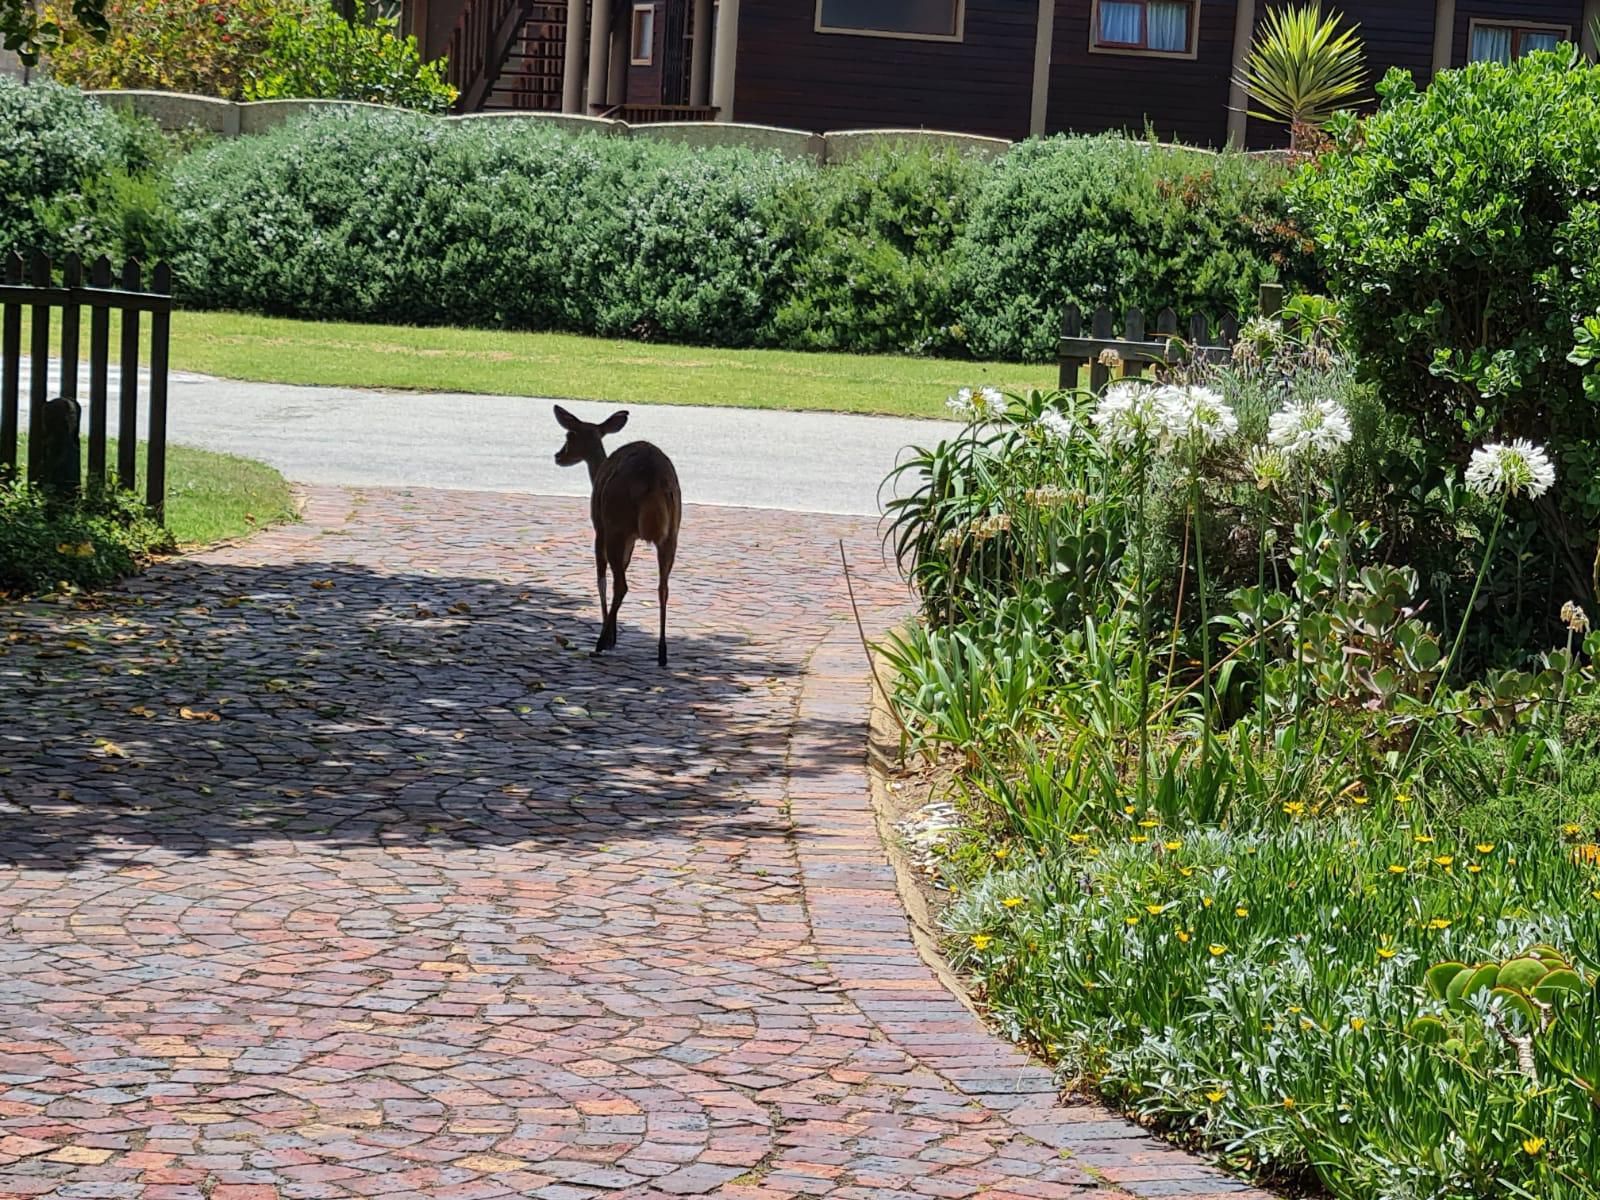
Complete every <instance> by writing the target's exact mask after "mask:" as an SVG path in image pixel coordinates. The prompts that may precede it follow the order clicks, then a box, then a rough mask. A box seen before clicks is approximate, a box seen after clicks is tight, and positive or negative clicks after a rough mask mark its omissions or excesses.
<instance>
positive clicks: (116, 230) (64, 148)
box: [0, 75, 160, 255]
mask: <svg viewBox="0 0 1600 1200" xmlns="http://www.w3.org/2000/svg"><path fill="white" fill-rule="evenodd" d="M159 154H160V135H159V134H158V133H156V131H155V127H154V126H153V125H151V124H150V123H149V122H144V121H139V120H137V119H134V118H130V117H125V116H123V115H121V114H119V113H116V112H113V111H112V110H110V109H106V108H102V107H101V106H100V105H98V104H96V103H95V102H94V101H92V100H90V99H89V98H88V97H86V96H84V95H83V94H82V93H81V92H78V91H74V90H73V89H71V88H65V87H60V86H58V85H56V84H53V83H50V82H47V81H43V82H38V83H34V84H33V85H31V86H28V87H24V86H23V85H22V84H20V83H19V82H17V81H16V80H14V79H12V78H10V77H9V76H4V75H0V253H7V252H9V251H11V250H18V251H21V252H22V253H24V254H26V253H27V252H29V251H31V250H35V249H38V250H43V251H45V252H46V253H48V254H52V255H55V254H62V253H65V252H66V251H69V250H76V251H78V252H80V253H83V254H85V255H90V254H98V253H113V254H114V253H117V252H119V251H120V250H122V249H123V245H122V239H121V237H120V216H119V209H118V207H117V200H118V197H119V194H120V193H119V189H122V188H124V187H126V186H127V184H128V181H129V180H130V179H131V178H133V177H135V176H138V175H140V174H141V173H142V172H145V171H147V170H148V169H149V168H150V167H151V165H152V163H153V161H154V159H155V158H156V157H158V156H159Z"/></svg>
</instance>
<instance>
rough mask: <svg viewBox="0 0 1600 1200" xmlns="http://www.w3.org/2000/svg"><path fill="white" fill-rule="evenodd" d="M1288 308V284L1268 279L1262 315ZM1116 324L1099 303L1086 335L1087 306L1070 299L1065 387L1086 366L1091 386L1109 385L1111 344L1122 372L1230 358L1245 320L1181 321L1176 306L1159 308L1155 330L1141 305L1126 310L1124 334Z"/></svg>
mask: <svg viewBox="0 0 1600 1200" xmlns="http://www.w3.org/2000/svg"><path fill="white" fill-rule="evenodd" d="M1282 310H1283V288H1282V287H1280V286H1279V285H1278V284H1275V283H1268V284H1263V285H1262V286H1261V296H1260V311H1261V313H1262V315H1263V316H1269V317H1274V316H1277V315H1278V313H1279V312H1281V311H1282ZM1112 324H1113V320H1112V316H1111V310H1110V309H1108V308H1105V307H1103V306H1102V307H1100V308H1097V309H1095V310H1094V313H1093V314H1092V315H1091V317H1090V318H1089V333H1088V335H1087V336H1085V335H1084V332H1083V312H1082V310H1081V309H1079V308H1078V306H1077V305H1076V304H1069V305H1067V308H1066V311H1065V312H1063V313H1062V316H1061V340H1060V341H1059V343H1057V350H1056V354H1057V357H1058V359H1059V360H1060V364H1061V386H1062V387H1063V388H1074V387H1078V386H1079V381H1080V380H1081V378H1082V373H1083V371H1084V369H1085V368H1087V369H1088V371H1089V386H1090V387H1091V388H1093V389H1094V390H1095V391H1099V390H1100V389H1101V388H1103V387H1105V386H1106V384H1107V383H1109V382H1110V381H1111V375H1112V370H1113V368H1112V365H1111V364H1108V363H1106V362H1102V361H1101V359H1102V356H1105V352H1106V351H1107V350H1110V351H1114V352H1115V354H1116V356H1117V360H1118V362H1117V366H1118V367H1119V368H1120V373H1121V374H1122V375H1124V376H1130V375H1143V374H1144V373H1145V371H1146V369H1148V368H1153V369H1155V370H1157V371H1159V369H1160V368H1161V367H1165V366H1171V365H1172V364H1173V363H1174V361H1185V362H1226V361H1227V360H1228V359H1229V358H1231V357H1232V355H1233V344H1234V342H1236V341H1237V340H1238V338H1239V322H1238V319H1237V318H1235V317H1233V316H1224V317H1222V318H1221V319H1220V320H1219V321H1218V322H1217V323H1216V325H1215V326H1214V327H1213V325H1212V324H1211V321H1210V320H1209V318H1207V317H1206V316H1204V315H1200V314H1197V315H1195V316H1192V317H1190V318H1189V319H1188V320H1187V321H1185V322H1181V323H1180V322H1179V320H1178V314H1177V313H1175V312H1173V311H1172V309H1170V308H1163V309H1162V310H1161V311H1160V312H1159V313H1157V314H1156V322H1155V329H1154V330H1149V329H1148V328H1147V324H1146V321H1145V314H1144V312H1143V310H1141V309H1137V308H1130V309H1129V310H1128V311H1127V312H1126V313H1125V314H1124V316H1123V321H1122V333H1121V335H1120V336H1118V335H1117V334H1116V333H1114V332H1113V329H1112ZM1152 334H1153V336H1152Z"/></svg>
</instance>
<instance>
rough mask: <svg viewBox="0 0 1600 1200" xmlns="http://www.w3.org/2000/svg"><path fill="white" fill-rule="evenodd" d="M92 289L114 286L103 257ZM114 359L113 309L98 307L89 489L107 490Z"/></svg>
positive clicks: (93, 321)
mask: <svg viewBox="0 0 1600 1200" xmlns="http://www.w3.org/2000/svg"><path fill="white" fill-rule="evenodd" d="M89 286H90V287H92V288H96V289H106V288H109V287H110V286H111V263H110V261H109V260H108V259H107V258H106V256H105V255H104V254H102V255H101V256H100V257H99V258H97V259H95V260H94V264H93V265H92V266H91V267H90V268H89ZM110 359H111V309H110V308H109V307H108V306H107V305H104V304H96V305H95V306H94V307H93V308H91V309H90V310H89V487H90V490H91V491H96V490H97V491H102V492H103V491H105V487H106V372H107V367H108V364H109V362H110Z"/></svg>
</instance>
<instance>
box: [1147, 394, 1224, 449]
mask: <svg viewBox="0 0 1600 1200" xmlns="http://www.w3.org/2000/svg"><path fill="white" fill-rule="evenodd" d="M1156 402H1157V403H1158V404H1159V405H1160V406H1161V412H1162V416H1163V421H1164V424H1165V427H1166V434H1167V437H1168V439H1169V440H1171V441H1172V442H1175V443H1178V444H1180V445H1183V446H1185V447H1187V448H1189V449H1192V450H1205V449H1208V448H1209V447H1211V446H1215V445H1216V444H1217V443H1219V442H1225V441H1227V440H1228V439H1229V438H1230V437H1232V436H1233V435H1234V434H1235V433H1237V432H1238V431H1239V419H1238V418H1237V417H1235V416H1234V415H1233V409H1231V408H1229V407H1228V403H1227V401H1225V400H1224V399H1223V398H1222V393H1221V392H1218V391H1215V390H1213V389H1212V388H1208V387H1196V386H1192V385H1191V386H1189V387H1164V388H1162V389H1161V390H1160V391H1159V392H1158V393H1157V395H1156Z"/></svg>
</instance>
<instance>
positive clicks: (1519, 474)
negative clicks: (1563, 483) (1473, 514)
mask: <svg viewBox="0 0 1600 1200" xmlns="http://www.w3.org/2000/svg"><path fill="white" fill-rule="evenodd" d="M1555 482H1556V468H1555V464H1554V463H1552V462H1551V461H1550V456H1549V455H1548V454H1546V453H1545V452H1544V449H1543V448H1542V447H1539V446H1535V445H1534V444H1533V443H1532V442H1530V441H1528V440H1527V439H1526V438H1517V439H1516V440H1515V441H1513V442H1511V443H1510V444H1509V445H1507V444H1506V443H1504V442H1490V443H1489V444H1488V445H1487V446H1483V447H1480V448H1479V449H1477V450H1474V451H1473V452H1472V461H1471V462H1469V463H1468V464H1467V487H1469V488H1471V489H1472V490H1473V491H1475V492H1477V493H1479V494H1480V495H1484V496H1498V495H1502V494H1503V495H1507V496H1520V495H1523V494H1524V493H1526V494H1527V496H1528V497H1529V498H1530V499H1534V500H1537V499H1538V498H1539V497H1540V496H1542V495H1544V494H1545V493H1546V492H1548V491H1549V490H1550V489H1551V488H1552V487H1554V486H1555Z"/></svg>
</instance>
